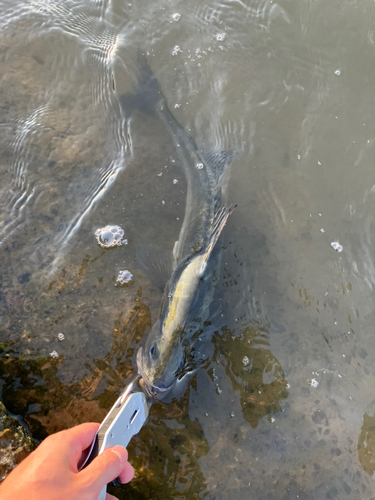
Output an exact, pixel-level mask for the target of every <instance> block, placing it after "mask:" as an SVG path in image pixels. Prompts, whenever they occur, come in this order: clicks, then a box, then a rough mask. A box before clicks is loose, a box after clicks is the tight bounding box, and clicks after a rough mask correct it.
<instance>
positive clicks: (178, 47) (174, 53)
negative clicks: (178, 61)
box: [172, 45, 182, 56]
mask: <svg viewBox="0 0 375 500" xmlns="http://www.w3.org/2000/svg"><path fill="white" fill-rule="evenodd" d="M179 52H182V50H181V49H180V46H179V45H175V46H174V47H173V50H172V56H177V54H178V53H179Z"/></svg>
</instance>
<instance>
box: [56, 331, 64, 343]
mask: <svg viewBox="0 0 375 500" xmlns="http://www.w3.org/2000/svg"><path fill="white" fill-rule="evenodd" d="M57 340H58V341H59V342H62V341H63V340H65V335H64V334H63V333H58V334H57Z"/></svg>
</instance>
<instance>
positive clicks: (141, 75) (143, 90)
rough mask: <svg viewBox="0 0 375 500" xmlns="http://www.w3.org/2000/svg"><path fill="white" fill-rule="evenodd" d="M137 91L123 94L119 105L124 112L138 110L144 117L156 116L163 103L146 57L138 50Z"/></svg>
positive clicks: (162, 97) (163, 98)
mask: <svg viewBox="0 0 375 500" xmlns="http://www.w3.org/2000/svg"><path fill="white" fill-rule="evenodd" d="M137 67H138V77H137V89H136V91H135V92H134V93H131V94H130V93H127V94H123V95H122V96H121V97H120V98H119V101H120V105H121V107H122V108H123V109H124V110H125V111H129V110H138V111H141V112H142V113H145V114H146V115H151V116H153V115H156V114H157V111H158V109H160V108H161V107H162V106H163V104H164V101H165V97H164V96H163V94H162V92H161V90H160V87H159V84H158V81H157V79H156V77H155V75H154V74H153V72H152V71H151V68H150V66H149V64H148V62H147V59H146V56H145V55H144V54H142V52H141V51H140V50H139V51H138V55H137Z"/></svg>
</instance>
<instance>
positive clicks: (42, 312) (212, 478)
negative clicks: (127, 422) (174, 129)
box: [0, 0, 375, 500]
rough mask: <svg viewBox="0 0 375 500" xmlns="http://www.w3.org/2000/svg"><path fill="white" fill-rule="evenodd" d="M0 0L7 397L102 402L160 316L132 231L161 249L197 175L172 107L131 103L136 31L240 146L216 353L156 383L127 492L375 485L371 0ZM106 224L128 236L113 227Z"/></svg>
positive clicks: (236, 494)
mask: <svg viewBox="0 0 375 500" xmlns="http://www.w3.org/2000/svg"><path fill="white" fill-rule="evenodd" d="M0 7H1V12H2V16H1V19H0V70H1V75H2V80H1V87H0V109H1V119H0V130H1V134H0V175H1V183H0V252H1V260H0V266H1V267H0V269H1V280H0V341H1V344H0V345H1V357H0V364H1V373H2V375H1V387H2V398H3V400H4V403H5V404H6V405H7V407H8V408H9V409H10V410H11V411H12V412H13V413H16V414H20V415H22V416H23V417H24V419H25V421H26V422H27V424H28V425H29V426H30V429H31V431H32V433H33V435H34V436H35V437H36V438H38V439H41V438H43V437H45V436H46V435H48V434H49V433H52V432H55V431H58V430H60V429H62V428H67V427H70V426H73V425H75V424H78V423H80V422H83V421H87V420H96V421H101V420H102V419H103V417H104V416H105V414H106V412H107V411H108V410H109V408H110V407H111V405H112V404H113V402H114V401H115V399H116V396H117V395H118V393H119V391H120V390H121V388H122V387H124V384H125V383H126V380H127V379H128V377H130V376H131V374H132V372H133V370H134V366H135V363H134V355H135V353H136V351H137V349H138V347H139V345H140V343H141V341H142V338H144V336H145V335H146V334H147V332H148V331H149V329H150V327H151V325H152V324H153V322H154V321H155V320H156V318H157V316H158V311H159V305H160V298H161V295H160V292H159V291H158V290H157V289H156V288H155V287H153V285H152V284H151V282H150V281H149V280H148V278H147V276H145V275H144V274H143V273H142V272H141V270H140V269H139V267H138V265H137V262H136V259H135V248H136V245H137V244H150V243H153V244H157V245H159V246H161V247H163V248H165V249H166V251H171V250H172V248H173V245H174V242H175V240H176V239H177V237H178V234H179V231H180V227H181V223H182V220H183V216H184V208H185V195H186V184H185V180H184V177H183V174H182V172H181V170H180V169H179V166H178V155H177V152H176V150H175V149H174V146H173V142H172V139H171V137H170V136H169V135H168V132H167V131H166V130H165V129H164V127H163V125H162V124H161V123H160V122H158V121H157V120H156V119H155V118H154V117H152V116H150V115H147V114H144V113H141V112H137V111H136V110H134V109H127V108H126V107H124V106H121V102H122V101H121V99H120V98H121V96H123V95H124V94H126V93H128V92H131V91H134V90H135V88H136V82H137V74H138V72H137V54H138V51H139V50H140V51H142V52H143V53H144V54H146V57H147V60H148V62H149V64H150V67H151V68H152V70H153V72H154V73H155V75H156V77H157V79H158V81H159V84H160V87H161V88H162V90H163V93H164V94H165V96H166V99H167V101H168V103H169V107H170V109H171V110H172V111H173V113H174V115H175V117H176V118H177V119H178V120H179V122H180V123H181V124H182V125H183V126H184V127H185V129H186V131H187V132H188V133H189V134H190V135H191V136H192V137H194V139H195V141H196V143H197V145H198V147H199V148H201V149H202V150H203V151H211V150H219V149H222V150H234V151H237V152H238V153H239V154H238V155H237V156H236V159H235V161H234V162H233V165H232V167H231V175H230V178H229V181H228V198H229V199H230V200H231V201H233V202H234V203H236V204H237V208H236V210H235V212H234V213H233V215H232V216H231V218H230V220H229V222H228V224H227V226H226V228H225V231H224V232H223V235H222V237H221V239H220V245H221V246H222V255H223V259H222V261H223V266H222V271H221V275H220V278H219V282H218V284H217V288H216V290H215V296H214V302H213V305H212V312H211V324H210V325H206V329H205V332H204V333H205V335H204V338H205V339H206V340H205V341H202V342H201V343H200V345H197V346H195V352H199V357H200V359H203V360H204V361H203V362H202V363H201V366H200V368H199V370H197V371H196V373H195V374H194V376H193V377H191V378H190V380H189V381H185V383H184V384H180V385H179V386H178V388H177V389H176V391H175V394H174V395H173V397H171V398H169V400H166V401H164V402H160V403H158V404H156V405H154V406H153V407H152V409H151V416H150V419H149V422H148V424H147V425H146V426H145V427H144V428H143V429H142V431H141V432H140V434H139V435H138V436H136V438H135V439H134V440H133V441H132V443H131V444H130V446H129V453H130V458H131V461H132V462H133V464H134V465H135V467H136V468H137V478H136V479H135V480H134V481H133V482H132V483H131V484H130V485H128V486H124V487H122V488H121V489H117V490H116V492H114V493H115V494H116V495H118V496H119V497H120V498H124V499H125V498H128V499H129V498H130V499H132V498H134V499H141V498H145V499H146V498H147V499H148V498H153V499H176V500H182V499H198V498H206V499H209V500H213V499H215V500H221V499H227V498H230V499H231V500H236V499H242V498H243V497H244V496H246V497H247V498H256V499H267V500H273V499H275V500H281V499H283V500H284V499H285V500H289V499H294V498H299V499H305V500H309V499H316V498H319V499H339V498H340V499H344V498H348V499H352V498H356V499H360V500H370V499H371V498H373V497H375V484H374V480H373V477H372V476H373V473H374V471H375V445H374V439H375V436H374V429H375V397H374V384H375V368H374V367H375V336H374V327H373V325H374V320H375V314H374V312H373V309H374V302H375V299H374V286H375V265H374V262H375V261H374V255H373V254H374V251H373V245H372V240H373V232H374V223H373V214H374V210H375V176H374V163H373V162H374V156H375V148H374V137H375V109H374V108H375V105H374V102H375V90H374V85H373V82H374V79H375V69H374V68H375V66H374V64H373V61H374V43H375V34H374V25H375V24H374V21H375V3H374V2H373V1H370V0H365V1H361V2H359V1H358V0H357V1H349V0H341V1H340V2H339V1H333V2H332V1H331V2H329V3H327V2H323V1H322V0H316V1H314V2H312V1H310V0H303V1H300V2H297V1H295V0H294V1H292V0H290V1H280V2H275V1H271V0H260V1H254V0H248V1H246V2H242V1H232V0H228V1H227V2H217V1H213V2H198V1H189V2H182V1H177V0H171V1H162V0H156V1H154V2H151V3H150V2H146V1H143V0H139V1H137V2H132V3H130V2H127V3H125V2H120V1H109V0H108V1H105V0H103V1H99V0H96V1H94V0H91V1H90V0H85V1H84V0H82V1H80V2H78V1H65V2H58V1H57V0H56V1H53V0H51V1H47V0H45V1H19V0H17V1H15V0H12V1H6V0H2V1H0ZM176 14H179V16H178V15H176ZM175 181H177V182H175ZM107 225H116V226H120V227H121V228H122V229H123V230H124V233H125V235H124V237H125V238H126V239H127V240H128V244H127V245H122V246H116V247H113V248H109V249H103V248H101V247H100V246H99V245H98V242H97V240H96V237H95V231H96V230H97V229H98V228H102V227H105V226H107ZM332 243H339V244H340V245H341V246H342V251H341V252H339V251H337V250H335V249H334V248H333V247H332ZM336 248H337V245H336ZM340 249H341V248H340ZM121 270H128V271H129V272H130V273H131V274H132V275H133V277H132V282H131V283H129V285H130V286H126V287H125V286H116V278H117V276H118V273H119V271H121ZM59 333H63V335H64V337H65V338H64V340H63V341H61V342H60V341H59V340H58V334H59ZM54 351H56V353H57V357H51V356H50V354H51V353H53V352H54ZM187 382H188V383H187ZM166 436H167V439H166Z"/></svg>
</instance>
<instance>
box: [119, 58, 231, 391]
mask: <svg viewBox="0 0 375 500" xmlns="http://www.w3.org/2000/svg"><path fill="white" fill-rule="evenodd" d="M138 59H139V61H138V62H139V67H140V70H139V71H140V75H141V76H140V78H139V81H138V93H137V94H135V95H132V96H129V95H126V96H124V97H123V99H122V103H121V104H122V106H126V107H128V106H129V105H131V106H133V107H136V108H137V109H139V110H141V111H142V112H145V113H147V114H149V115H154V116H156V117H157V118H159V119H160V120H161V121H162V122H163V123H164V126H165V127H166V129H167V130H168V132H169V133H170V135H171V138H172V140H173V143H174V146H175V148H176V152H177V155H178V159H179V162H180V164H181V167H182V170H183V172H184V175H185V177H186V182H187V193H186V206H185V214H184V219H183V222H182V226H181V230H180V233H179V237H178V240H177V241H176V242H175V244H174V247H173V251H172V252H171V253H168V252H165V250H162V249H158V248H155V247H152V246H151V247H147V246H142V245H141V246H139V247H138V250H137V260H138V263H139V265H140V267H141V269H142V270H143V271H144V272H145V273H146V274H148V276H149V278H150V279H151V281H152V282H153V284H154V285H155V286H157V287H159V288H160V289H161V290H163V296H162V301H161V307H160V315H159V318H158V320H157V321H156V322H155V323H154V325H153V327H152V329H151V331H150V332H149V334H148V336H147V338H146V342H145V344H144V346H143V347H140V348H139V350H138V353H137V368H138V372H139V374H140V375H141V377H142V383H143V385H144V389H145V390H146V391H147V393H148V394H149V395H150V396H152V397H153V398H156V399H160V398H161V397H163V396H164V395H165V394H166V393H168V392H169V391H170V389H171V388H172V387H173V386H174V384H175V382H176V381H177V380H178V379H179V378H180V377H181V375H182V374H183V373H184V370H186V366H187V358H188V354H189V351H191V349H192V345H193V343H194V341H195V340H196V337H197V334H196V332H197V331H198V332H199V327H200V326H201V325H202V324H203V322H204V321H205V318H207V315H208V314H209V308H210V305H211V302H212V300H213V292H214V281H215V278H214V276H215V270H217V266H218V263H219V261H220V248H219V246H218V245H217V242H218V239H219V236H220V234H221V233H222V231H223V229H224V226H225V224H226V222H227V220H228V218H229V217H230V215H231V214H232V212H233V210H234V208H235V205H229V206H227V205H226V202H225V196H224V194H225V193H224V191H225V178H226V172H227V170H228V167H229V165H230V164H231V163H232V161H233V159H234V157H235V156H236V154H237V152H232V151H212V152H210V153H208V154H206V155H204V154H202V152H201V151H200V150H199V149H198V147H197V145H196V143H195V141H194V139H193V138H192V137H190V135H189V134H188V133H187V132H186V130H185V129H184V128H183V126H182V125H181V124H180V123H179V122H178V120H177V119H176V118H175V117H174V115H173V114H172V113H171V111H170V109H169V107H168V104H167V101H166V98H165V97H164V95H163V93H162V92H161V89H160V87H159V84H158V81H157V79H156V77H155V76H154V74H153V73H152V71H151V69H150V67H149V65H148V63H147V60H146V58H145V57H144V56H139V57H138ZM131 101H132V102H131ZM194 334H195V335H194Z"/></svg>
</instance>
